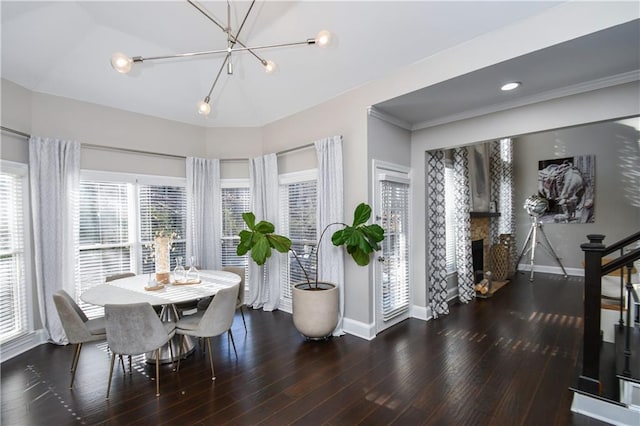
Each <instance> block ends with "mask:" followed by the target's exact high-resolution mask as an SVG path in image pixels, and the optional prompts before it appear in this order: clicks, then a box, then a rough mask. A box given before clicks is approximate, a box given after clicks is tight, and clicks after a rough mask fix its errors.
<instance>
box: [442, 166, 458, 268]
mask: <svg viewBox="0 0 640 426" xmlns="http://www.w3.org/2000/svg"><path fill="white" fill-rule="evenodd" d="M455 191H456V185H455V180H454V173H453V166H452V165H447V166H446V167H445V169H444V208H445V235H446V251H447V273H448V274H451V273H453V272H456V270H457V265H456V201H455Z"/></svg>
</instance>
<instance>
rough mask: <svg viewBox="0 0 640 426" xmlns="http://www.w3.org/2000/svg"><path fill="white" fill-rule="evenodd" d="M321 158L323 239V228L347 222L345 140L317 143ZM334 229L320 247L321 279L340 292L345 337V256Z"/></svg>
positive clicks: (320, 227) (340, 331)
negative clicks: (344, 181)
mask: <svg viewBox="0 0 640 426" xmlns="http://www.w3.org/2000/svg"><path fill="white" fill-rule="evenodd" d="M315 147H316V153H317V156H318V204H317V205H318V216H317V225H316V227H317V233H318V238H320V234H321V232H322V231H323V230H324V228H325V227H326V226H327V225H328V224H330V223H335V222H344V197H343V183H342V181H343V176H342V137H341V136H333V137H331V138H325V139H321V140H319V141H316V142H315ZM332 234H333V232H331V229H329V230H328V231H327V233H326V234H325V236H324V238H323V239H322V246H321V247H318V263H319V265H318V279H319V280H322V281H327V282H331V283H334V284H336V285H337V286H338V288H339V290H340V311H339V313H340V319H339V321H338V325H337V326H336V328H335V330H334V331H333V335H334V336H340V335H343V334H344V331H343V329H342V318H343V315H344V252H343V249H342V248H341V247H336V246H334V245H333V244H332V243H331V235H332Z"/></svg>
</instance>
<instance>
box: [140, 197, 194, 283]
mask: <svg viewBox="0 0 640 426" xmlns="http://www.w3.org/2000/svg"><path fill="white" fill-rule="evenodd" d="M138 194H139V195H138V200H139V223H140V243H141V244H140V248H141V258H142V272H143V273H145V274H148V273H152V272H154V271H155V263H154V261H153V259H152V256H151V243H152V241H153V239H154V237H155V236H156V235H157V234H158V233H160V232H162V233H164V235H169V234H171V233H175V235H176V236H175V237H174V240H173V244H172V248H171V256H170V258H171V265H170V268H171V269H173V268H174V267H175V266H176V259H177V258H178V257H182V259H183V263H182V264H183V265H185V266H186V267H187V268H188V267H189V265H190V259H185V256H186V250H187V244H186V239H185V236H186V229H187V193H186V189H185V187H184V186H169V185H139V188H138ZM194 262H195V263H196V264H198V259H194Z"/></svg>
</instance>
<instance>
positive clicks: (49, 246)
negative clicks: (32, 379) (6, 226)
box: [29, 136, 80, 345]
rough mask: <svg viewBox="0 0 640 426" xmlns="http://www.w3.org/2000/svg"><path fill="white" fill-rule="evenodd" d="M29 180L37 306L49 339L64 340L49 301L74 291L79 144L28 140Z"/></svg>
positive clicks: (76, 253)
mask: <svg viewBox="0 0 640 426" xmlns="http://www.w3.org/2000/svg"><path fill="white" fill-rule="evenodd" d="M29 181H30V186H31V211H32V224H33V240H34V257H35V258H34V264H35V275H36V286H37V295H38V296H37V297H38V306H39V309H40V317H41V320H42V324H44V327H45V328H46V330H47V331H48V333H49V341H50V342H52V343H55V344H59V345H63V344H67V343H68V340H67V337H66V335H65V333H64V329H63V328H62V324H61V322H60V318H59V317H58V313H57V311H56V308H55V305H54V303H53V294H54V293H55V292H56V291H58V290H65V291H66V292H67V293H69V294H71V295H73V294H75V285H74V283H75V280H76V279H79V278H78V277H77V276H76V270H77V268H76V265H77V259H78V256H79V223H78V218H79V207H78V193H79V189H80V144H79V143H78V142H73V141H63V140H58V139H47V138H40V137H36V136H32V137H31V138H29Z"/></svg>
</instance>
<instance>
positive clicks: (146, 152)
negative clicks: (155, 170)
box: [0, 126, 314, 161]
mask: <svg viewBox="0 0 640 426" xmlns="http://www.w3.org/2000/svg"><path fill="white" fill-rule="evenodd" d="M0 127H1V128H2V131H4V132H9V133H13V134H14V135H18V136H22V137H24V138H26V139H29V138H30V137H31V135H30V134H28V133H25V132H21V131H19V130H15V129H12V128H10V127H5V126H0ZM81 145H82V146H84V147H86V148H93V149H101V150H105V151H116V152H118V151H119V152H128V153H131V154H142V155H153V156H157V157H169V158H177V159H181V160H184V159H186V158H187V157H186V156H184V155H177V154H165V153H161V152H152V151H143V150H139V149H132V148H118V147H111V146H105V145H94V144H87V143H83V144H81ZM313 146H314V144H313V143H308V144H306V145H301V146H297V147H295V148H289V149H285V150H282V151H278V152H276V155H284V154H290V153H292V152H296V151H300V150H303V149H307V148H311V147H313ZM248 160H249V159H248V158H221V159H220V161H248Z"/></svg>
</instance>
